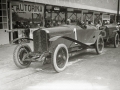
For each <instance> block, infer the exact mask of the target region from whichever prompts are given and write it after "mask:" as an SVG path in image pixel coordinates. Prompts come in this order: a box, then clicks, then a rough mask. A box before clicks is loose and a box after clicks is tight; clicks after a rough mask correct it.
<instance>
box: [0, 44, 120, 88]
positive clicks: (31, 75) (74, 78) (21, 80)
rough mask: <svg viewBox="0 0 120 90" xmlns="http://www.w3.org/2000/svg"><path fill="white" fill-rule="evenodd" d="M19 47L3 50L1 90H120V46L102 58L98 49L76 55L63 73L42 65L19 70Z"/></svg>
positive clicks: (48, 65)
mask: <svg viewBox="0 0 120 90" xmlns="http://www.w3.org/2000/svg"><path fill="white" fill-rule="evenodd" d="M15 46H16V45H4V46H0V90H120V46H119V47H118V48H113V46H107V48H105V49H104V52H103V53H102V54H101V55H97V54H96V52H95V50H94V49H88V50H87V51H84V52H82V53H78V54H76V55H73V57H71V58H70V60H69V63H68V66H67V68H66V69H65V70H64V71H63V72H60V73H56V72H55V71H54V69H53V68H52V65H51V64H46V65H44V66H43V65H42V64H41V63H40V62H35V63H32V64H31V65H30V67H29V68H25V69H19V68H18V67H17V66H16V65H15V64H14V62H13V51H14V48H15ZM30 46H32V45H30Z"/></svg>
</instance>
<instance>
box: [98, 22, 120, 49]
mask: <svg viewBox="0 0 120 90" xmlns="http://www.w3.org/2000/svg"><path fill="white" fill-rule="evenodd" d="M99 29H100V30H103V31H104V32H105V33H104V34H105V35H104V36H105V37H104V43H105V44H113V45H114V47H115V48H117V47H118V46H119V40H120V30H119V25H118V24H104V25H102V26H101V27H100V28H99Z"/></svg>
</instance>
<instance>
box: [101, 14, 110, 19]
mask: <svg viewBox="0 0 120 90" xmlns="http://www.w3.org/2000/svg"><path fill="white" fill-rule="evenodd" d="M102 20H110V15H102Z"/></svg>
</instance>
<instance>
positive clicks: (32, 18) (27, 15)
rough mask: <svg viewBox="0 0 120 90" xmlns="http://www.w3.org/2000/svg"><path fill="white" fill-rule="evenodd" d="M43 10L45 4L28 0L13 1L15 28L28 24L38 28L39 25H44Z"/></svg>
mask: <svg viewBox="0 0 120 90" xmlns="http://www.w3.org/2000/svg"><path fill="white" fill-rule="evenodd" d="M36 7H37V8H36ZM43 10H44V7H43V5H39V4H34V3H26V2H13V3H12V21H13V28H25V25H26V24H27V25H28V26H29V27H30V28H36V27H38V25H40V26H41V27H42V26H43V20H44V14H43V13H44V11H43Z"/></svg>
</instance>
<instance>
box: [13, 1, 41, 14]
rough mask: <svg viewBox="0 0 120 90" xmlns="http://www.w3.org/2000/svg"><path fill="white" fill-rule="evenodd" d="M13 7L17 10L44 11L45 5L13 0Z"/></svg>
mask: <svg viewBox="0 0 120 90" xmlns="http://www.w3.org/2000/svg"><path fill="white" fill-rule="evenodd" d="M12 9H13V10H14V11H15V12H33V13H37V12H39V13H40V12H43V5H39V4H32V3H22V2H13V3H12Z"/></svg>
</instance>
